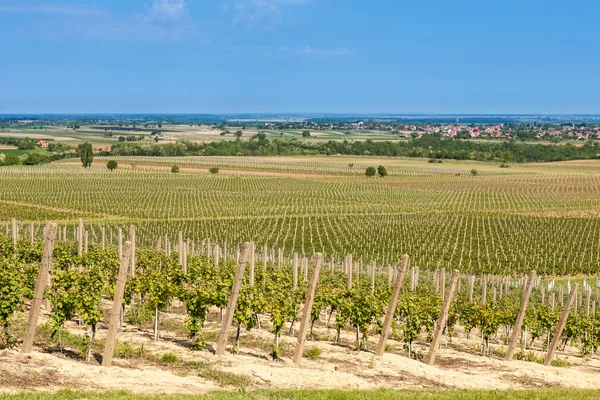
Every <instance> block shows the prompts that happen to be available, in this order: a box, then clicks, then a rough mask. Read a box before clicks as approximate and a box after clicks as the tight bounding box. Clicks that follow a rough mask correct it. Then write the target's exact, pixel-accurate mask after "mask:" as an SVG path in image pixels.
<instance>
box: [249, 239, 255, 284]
mask: <svg viewBox="0 0 600 400" xmlns="http://www.w3.org/2000/svg"><path fill="white" fill-rule="evenodd" d="M255 248H256V244H255V243H254V242H250V260H249V263H250V275H249V281H250V286H254V252H255Z"/></svg>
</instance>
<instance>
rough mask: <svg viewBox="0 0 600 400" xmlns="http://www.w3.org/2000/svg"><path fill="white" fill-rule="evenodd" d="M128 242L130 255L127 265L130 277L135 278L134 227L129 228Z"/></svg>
mask: <svg viewBox="0 0 600 400" xmlns="http://www.w3.org/2000/svg"><path fill="white" fill-rule="evenodd" d="M129 241H130V242H131V254H130V255H129V265H130V273H131V277H135V225H133V224H131V225H130V226H129Z"/></svg>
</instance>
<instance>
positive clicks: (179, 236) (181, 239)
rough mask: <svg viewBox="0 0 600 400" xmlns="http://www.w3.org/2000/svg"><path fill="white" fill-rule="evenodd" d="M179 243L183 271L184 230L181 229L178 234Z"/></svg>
mask: <svg viewBox="0 0 600 400" xmlns="http://www.w3.org/2000/svg"><path fill="white" fill-rule="evenodd" d="M177 243H178V250H179V258H178V261H179V265H181V270H182V271H183V232H181V231H179V234H178V235H177Z"/></svg>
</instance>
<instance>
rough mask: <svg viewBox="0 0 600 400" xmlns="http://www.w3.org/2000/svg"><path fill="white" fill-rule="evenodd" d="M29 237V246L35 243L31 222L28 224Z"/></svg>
mask: <svg viewBox="0 0 600 400" xmlns="http://www.w3.org/2000/svg"><path fill="white" fill-rule="evenodd" d="M29 236H31V244H33V242H34V241H35V231H34V229H33V222H32V223H31V224H29Z"/></svg>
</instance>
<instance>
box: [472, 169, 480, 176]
mask: <svg viewBox="0 0 600 400" xmlns="http://www.w3.org/2000/svg"><path fill="white" fill-rule="evenodd" d="M478 173H479V172H478V171H477V170H476V169H475V168H473V169H472V170H471V175H473V176H476V175H477V174H478Z"/></svg>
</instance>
